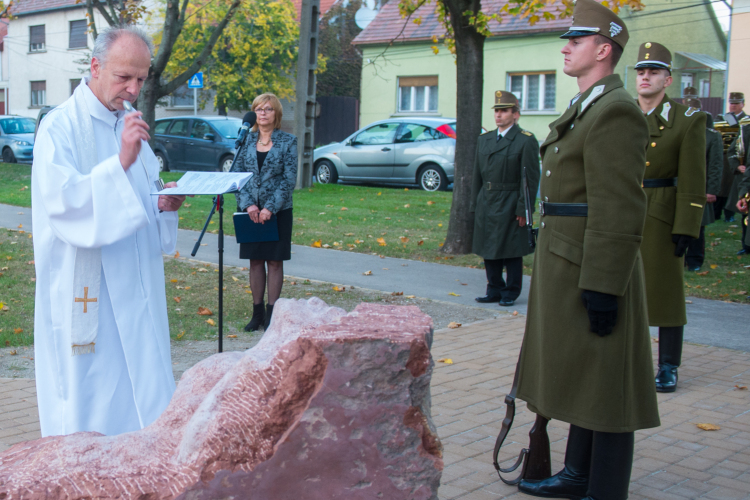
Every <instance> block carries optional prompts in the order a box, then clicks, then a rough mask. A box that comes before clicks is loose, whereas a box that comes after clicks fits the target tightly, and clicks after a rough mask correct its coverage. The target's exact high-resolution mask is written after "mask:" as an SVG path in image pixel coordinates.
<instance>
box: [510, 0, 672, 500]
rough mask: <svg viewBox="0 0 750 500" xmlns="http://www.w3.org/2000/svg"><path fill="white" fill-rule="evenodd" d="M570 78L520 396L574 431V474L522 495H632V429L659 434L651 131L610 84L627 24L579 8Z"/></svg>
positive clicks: (591, 7)
mask: <svg viewBox="0 0 750 500" xmlns="http://www.w3.org/2000/svg"><path fill="white" fill-rule="evenodd" d="M563 38H568V43H567V45H565V47H564V48H563V50H562V53H563V55H564V58H565V60H564V66H563V71H564V72H565V74H566V75H568V76H572V77H575V78H577V82H578V88H579V89H580V93H579V94H578V95H577V96H576V97H574V98H573V100H572V101H571V102H570V106H569V107H568V109H567V110H566V111H565V112H564V113H563V115H562V116H561V117H560V118H559V119H558V120H556V121H555V122H554V123H552V124H551V125H550V133H549V135H548V136H547V139H546V140H545V141H544V143H543V144H542V148H541V153H542V181H541V192H540V196H541V199H542V202H541V203H540V211H539V213H540V220H541V223H540V228H539V239H538V241H537V248H536V253H535V255H534V273H533V275H532V279H531V280H532V281H531V290H530V293H529V306H528V317H527V321H526V333H525V335H524V341H523V347H522V349H521V355H520V358H519V366H518V379H517V384H518V385H517V397H518V398H520V399H523V400H524V401H526V402H527V405H528V407H529V409H530V410H531V411H534V412H536V413H538V414H540V415H543V416H545V417H548V418H555V419H558V420H562V421H564V422H569V423H570V424H571V425H570V433H569V436H568V443H567V448H566V452H565V467H564V468H563V470H562V471H561V472H559V473H558V474H556V475H554V476H552V477H550V478H548V479H545V480H543V481H539V482H530V481H521V483H520V484H519V487H518V489H519V490H520V491H523V492H525V493H527V494H530V495H533V496H539V497H552V498H572V499H581V498H586V499H589V500H591V499H595V500H621V499H626V498H627V496H628V486H629V483H630V472H631V469H632V462H633V446H634V444H633V441H634V431H636V430H638V429H646V428H650V427H656V426H658V425H659V412H658V407H657V402H656V391H655V390H654V380H653V369H652V362H651V338H650V336H649V331H648V322H647V319H648V318H647V310H646V301H645V285H644V276H643V266H642V263H641V255H640V244H641V233H642V231H643V223H644V219H645V217H646V195H645V193H644V192H643V189H642V188H641V181H642V180H643V173H644V170H645V164H646V146H647V144H648V142H649V137H648V127H647V125H646V120H645V119H644V117H643V114H642V113H641V112H640V110H639V109H638V106H637V105H636V103H635V101H634V100H633V98H632V97H631V96H630V94H628V92H627V91H626V90H625V89H624V88H623V83H622V80H621V79H620V77H619V76H618V75H615V74H613V71H614V67H615V65H616V64H617V61H618V60H619V58H620V56H621V55H622V50H623V47H624V46H625V44H626V43H627V40H628V31H627V28H626V26H625V23H623V21H622V20H621V19H620V18H619V17H617V16H616V15H615V14H614V13H613V12H612V11H610V10H609V9H607V8H606V7H604V6H603V5H601V4H600V3H598V2H596V1H595V0H578V1H577V2H576V4H575V7H574V11H573V24H572V26H571V28H570V29H569V31H568V32H567V33H565V34H564V35H563Z"/></svg>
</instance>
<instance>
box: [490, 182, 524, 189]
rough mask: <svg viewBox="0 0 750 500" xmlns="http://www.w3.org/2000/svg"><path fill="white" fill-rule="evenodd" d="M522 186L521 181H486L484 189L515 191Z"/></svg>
mask: <svg viewBox="0 0 750 500" xmlns="http://www.w3.org/2000/svg"><path fill="white" fill-rule="evenodd" d="M520 187H521V183H520V182H505V183H503V182H485V183H484V189H486V190H487V191H515V190H516V189H519V188H520Z"/></svg>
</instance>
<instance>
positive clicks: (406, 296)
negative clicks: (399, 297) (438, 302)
mask: <svg viewBox="0 0 750 500" xmlns="http://www.w3.org/2000/svg"><path fill="white" fill-rule="evenodd" d="M404 298H405V299H416V298H417V296H416V295H404Z"/></svg>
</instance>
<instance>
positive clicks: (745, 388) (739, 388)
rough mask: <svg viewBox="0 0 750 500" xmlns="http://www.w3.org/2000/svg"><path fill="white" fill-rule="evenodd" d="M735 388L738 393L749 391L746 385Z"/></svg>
mask: <svg viewBox="0 0 750 500" xmlns="http://www.w3.org/2000/svg"><path fill="white" fill-rule="evenodd" d="M734 388H735V389H737V390H738V391H746V390H747V386H746V385H735V386H734Z"/></svg>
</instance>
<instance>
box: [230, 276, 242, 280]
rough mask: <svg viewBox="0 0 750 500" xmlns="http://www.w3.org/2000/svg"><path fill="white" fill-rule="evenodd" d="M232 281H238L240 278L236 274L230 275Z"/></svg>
mask: <svg viewBox="0 0 750 500" xmlns="http://www.w3.org/2000/svg"><path fill="white" fill-rule="evenodd" d="M232 280H233V281H239V280H240V279H239V278H238V277H237V276H232Z"/></svg>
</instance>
